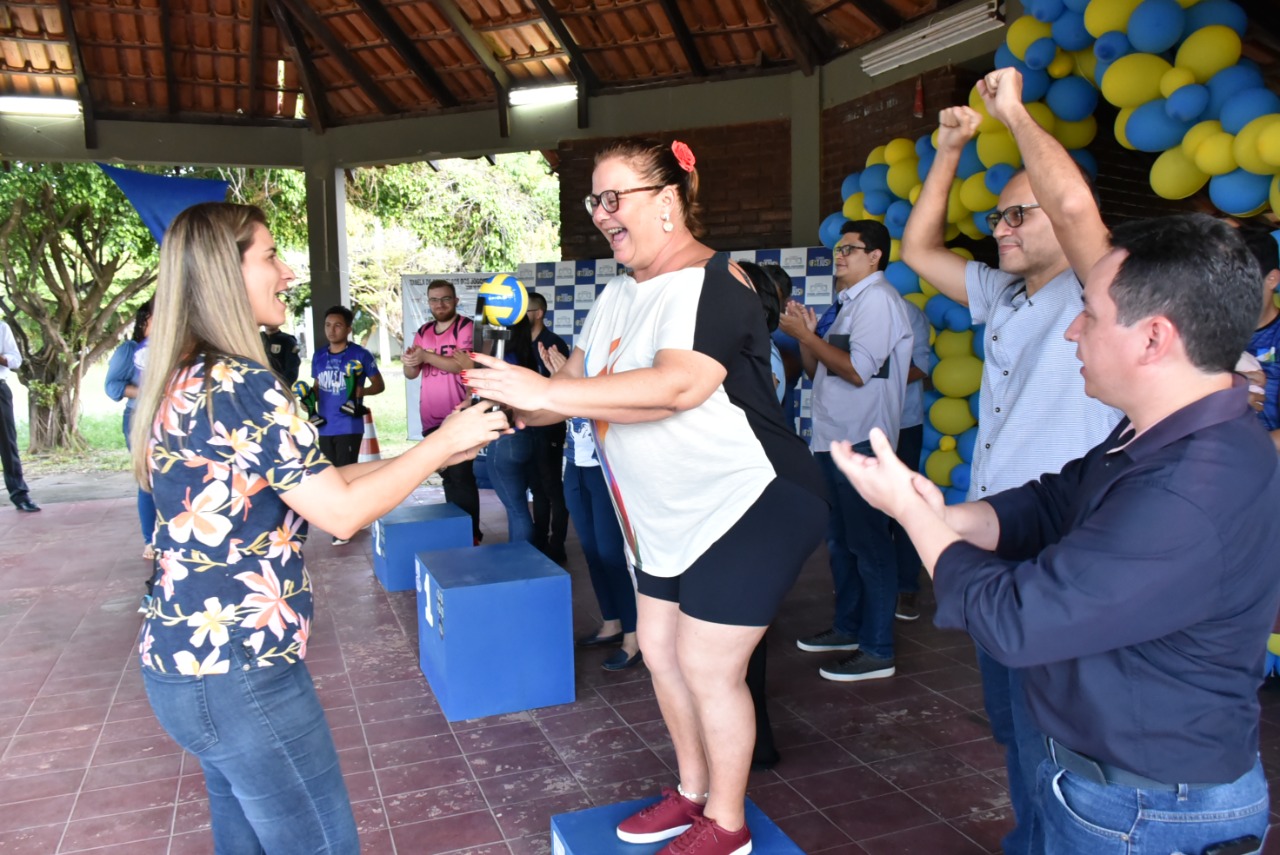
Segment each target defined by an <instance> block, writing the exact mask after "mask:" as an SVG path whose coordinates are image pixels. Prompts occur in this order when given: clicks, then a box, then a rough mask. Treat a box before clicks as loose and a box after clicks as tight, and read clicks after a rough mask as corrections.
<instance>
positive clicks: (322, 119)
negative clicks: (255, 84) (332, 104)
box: [64, 0, 329, 134]
mask: <svg viewBox="0 0 1280 855" xmlns="http://www.w3.org/2000/svg"><path fill="white" fill-rule="evenodd" d="M64 2H65V0H64ZM265 2H266V4H267V8H269V9H270V10H271V17H272V18H274V19H275V22H276V26H277V27H278V28H279V29H280V35H281V37H283V38H284V48H285V52H286V53H288V54H289V59H291V60H293V64H294V65H295V66H297V68H298V81H299V82H300V83H301V84H302V95H303V97H305V98H306V99H307V101H306V108H307V121H309V122H310V123H311V129H312V130H313V131H315V132H316V133H317V134H322V133H324V131H325V128H327V127H328V126H329V110H328V105H327V104H326V103H325V101H324V100H323V99H322V98H321V97H320V96H321V95H322V94H323V93H322V92H321V91H320V87H319V83H320V77H319V75H317V74H316V67H315V64H314V63H312V61H311V52H310V51H309V50H308V49H307V45H306V42H304V41H303V40H302V34H301V33H299V32H298V29H297V27H295V26H294V24H293V21H292V20H290V19H289V17H288V16H287V15H286V14H285V11H284V9H282V8H281V7H280V2H281V0H265Z"/></svg>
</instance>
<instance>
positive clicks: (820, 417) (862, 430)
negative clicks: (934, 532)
mask: <svg viewBox="0 0 1280 855" xmlns="http://www.w3.org/2000/svg"><path fill="white" fill-rule="evenodd" d="M841 231H842V234H841V237H840V242H839V243H837V244H836V247H835V256H836V257H835V268H836V276H835V288H836V302H835V305H834V306H832V310H834V314H835V317H834V320H833V321H832V322H831V323H830V324H829V326H828V327H827V328H826V329H825V330H823V331H822V332H821V333H820V332H819V328H820V327H819V321H818V318H817V316H816V315H815V313H814V311H813V310H812V309H810V308H808V307H805V306H802V305H800V304H799V303H796V302H794V301H792V302H790V303H788V304H787V310H786V312H785V313H784V314H783V315H782V317H781V318H779V321H778V326H779V328H780V329H782V330H783V331H784V332H786V333H787V334H788V335H791V336H793V337H794V338H795V339H796V341H798V342H799V343H800V358H801V360H802V361H803V362H804V370H805V373H806V374H808V375H809V376H810V377H811V378H813V438H812V441H811V447H812V449H813V456H814V458H815V459H816V460H817V461H818V468H819V469H821V470H822V474H823V478H824V480H825V482H826V484H827V494H828V496H829V497H830V499H831V516H830V518H829V522H828V526H827V547H828V549H829V551H830V553H831V575H832V577H833V579H834V581H835V589H836V602H835V617H834V619H833V620H832V623H831V627H830V628H828V629H825V630H823V631H822V632H819V633H817V634H816V635H812V636H809V637H807V638H801V639H799V640H798V641H796V646H797V647H799V648H800V649H801V650H804V651H807V652H810V653H827V652H836V651H843V652H845V653H846V656H845V657H844V658H843V659H840V660H838V661H836V662H832V663H830V664H828V665H826V666H825V667H823V668H821V669H819V671H818V673H819V674H821V675H822V676H823V677H825V678H826V679H828V680H836V681H839V682H850V681H855V680H875V679H880V678H883V677H892V676H893V674H894V670H895V666H894V661H893V650H894V646H893V614H894V607H895V605H896V604H897V599H898V561H897V553H896V551H895V548H894V544H893V535H892V534H891V533H890V530H889V526H890V520H889V518H888V517H887V516H885V515H884V514H883V513H881V512H880V511H878V510H876V509H875V508H873V507H871V505H869V504H867V502H866V500H865V499H863V498H862V497H861V496H859V495H858V493H857V491H856V490H854V489H853V487H852V485H850V484H849V482H848V479H846V478H845V477H844V476H843V475H841V474H840V472H839V471H838V470H837V469H836V467H835V464H834V463H832V461H831V452H830V448H831V443H832V442H842V441H846V440H847V441H849V442H851V443H854V448H866V449H868V450H869V449H870V448H871V446H870V444H869V438H870V435H871V429H872V428H873V427H879V428H881V429H882V430H884V432H885V434H886V435H887V436H888V437H889V440H890V441H891V442H895V443H896V442H897V439H898V426H899V424H900V423H901V421H902V403H903V399H904V398H905V397H906V389H907V373H908V372H909V371H910V370H911V348H912V341H913V339H912V334H911V320H910V318H909V317H908V316H907V309H906V302H905V301H904V300H903V299H902V297H901V296H900V295H899V294H898V292H897V290H896V289H894V287H893V286H892V285H890V284H889V282H888V280H887V279H885V276H884V273H883V272H881V271H883V270H884V268H885V267H886V266H887V265H888V263H889V245H890V241H889V232H888V230H887V229H885V227H884V226H883V225H882V224H881V223H877V222H875V221H873V220H857V221H855V222H851V223H845V224H844V228H843V229H842V230H841ZM823 320H826V316H825V315H824V318H823Z"/></svg>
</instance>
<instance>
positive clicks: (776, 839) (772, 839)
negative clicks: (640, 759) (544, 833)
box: [551, 798, 805, 855]
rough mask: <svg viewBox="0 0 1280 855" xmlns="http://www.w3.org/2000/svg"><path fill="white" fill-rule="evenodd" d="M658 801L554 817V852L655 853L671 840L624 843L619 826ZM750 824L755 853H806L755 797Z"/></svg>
mask: <svg viewBox="0 0 1280 855" xmlns="http://www.w3.org/2000/svg"><path fill="white" fill-rule="evenodd" d="M656 801H657V799H656V798H649V799H637V800H636V801H633V802H620V803H619V804H616V805H604V806H603V807H598V808H590V809H588V810H580V811H574V812H573V813H562V814H559V815H558V816H553V817H551V852H552V855H654V853H655V852H657V851H658V850H659V849H661V848H662V847H663V846H666V845H667V844H668V843H669V842H670V841H669V840H664V841H662V842H660V843H646V844H640V843H624V842H622V841H621V840H619V839H618V835H617V833H616V831H615V829H617V827H618V823H620V822H622V821H623V820H624V819H626V818H627V817H629V816H631V814H633V813H635V812H636V811H638V810H640V809H641V808H642V807H644V806H645V805H649V804H652V803H653V802H656ZM747 827H748V828H750V829H751V855H805V853H804V850H802V849H801V848H800V847H799V846H797V845H795V844H794V843H792V842H791V838H789V837H787V835H785V834H783V833H782V829H780V828H778V826H776V825H774V824H773V820H771V819H769V817H767V816H765V815H764V813H763V812H761V810H760V808H758V807H756V806H755V803H754V802H752V801H751V799H747Z"/></svg>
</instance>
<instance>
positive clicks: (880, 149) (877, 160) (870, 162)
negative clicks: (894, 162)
mask: <svg viewBox="0 0 1280 855" xmlns="http://www.w3.org/2000/svg"><path fill="white" fill-rule="evenodd" d="M886 148H888V146H883V145H878V146H876V147H875V148H873V149H871V154H869V155H867V166H876V165H878V164H881V163H885V162H886V161H885V159H884V150H885V149H886Z"/></svg>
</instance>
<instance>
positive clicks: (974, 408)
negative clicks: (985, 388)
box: [969, 389, 982, 419]
mask: <svg viewBox="0 0 1280 855" xmlns="http://www.w3.org/2000/svg"><path fill="white" fill-rule="evenodd" d="M981 395H982V390H981V389H979V390H978V391H977V392H974V393H973V394H972V395H970V396H969V414H970V415H971V416H973V417H974V418H975V419H981V418H982V407H981V401H980V400H979V396H981Z"/></svg>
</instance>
